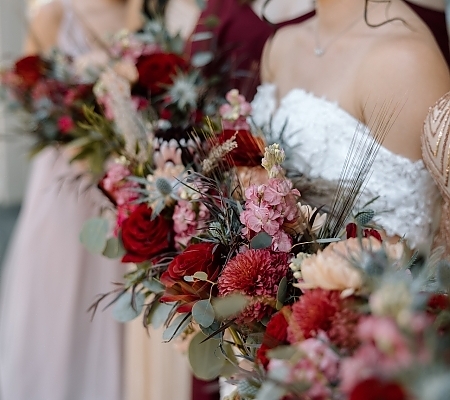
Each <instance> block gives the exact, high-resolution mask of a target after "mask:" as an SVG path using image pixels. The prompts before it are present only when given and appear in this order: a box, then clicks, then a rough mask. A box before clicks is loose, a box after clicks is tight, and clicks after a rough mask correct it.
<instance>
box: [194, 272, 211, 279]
mask: <svg viewBox="0 0 450 400" xmlns="http://www.w3.org/2000/svg"><path fill="white" fill-rule="evenodd" d="M193 277H194V278H195V279H198V280H199V281H207V280H208V274H207V273H206V272H202V271H197V272H196V273H195V274H194V275H193Z"/></svg>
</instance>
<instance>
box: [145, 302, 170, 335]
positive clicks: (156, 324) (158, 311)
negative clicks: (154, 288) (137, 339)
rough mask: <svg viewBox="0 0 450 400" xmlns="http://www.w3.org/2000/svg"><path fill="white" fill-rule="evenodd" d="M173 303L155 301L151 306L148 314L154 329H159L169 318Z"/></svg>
mask: <svg viewBox="0 0 450 400" xmlns="http://www.w3.org/2000/svg"><path fill="white" fill-rule="evenodd" d="M174 306H175V304H174V303H169V304H166V303H159V302H157V303H155V304H154V305H153V307H152V310H151V314H150V315H149V316H148V320H149V321H150V323H151V325H152V327H153V328H154V329H159V328H161V326H163V324H164V323H165V322H166V321H167V318H169V315H170V314H171V312H172V310H173V308H174Z"/></svg>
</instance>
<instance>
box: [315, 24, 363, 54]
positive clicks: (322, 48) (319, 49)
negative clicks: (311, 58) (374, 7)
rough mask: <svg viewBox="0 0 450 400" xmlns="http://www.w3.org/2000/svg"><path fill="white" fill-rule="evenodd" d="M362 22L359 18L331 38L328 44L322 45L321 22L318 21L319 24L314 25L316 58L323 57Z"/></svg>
mask: <svg viewBox="0 0 450 400" xmlns="http://www.w3.org/2000/svg"><path fill="white" fill-rule="evenodd" d="M360 21H361V16H358V18H357V19H356V20H355V21H353V22H352V23H351V24H350V25H349V26H347V27H346V28H345V29H344V30H342V31H341V32H339V33H338V34H337V35H335V36H334V37H332V38H331V40H329V41H328V43H326V44H321V43H320V36H319V20H318V19H317V23H316V24H315V25H314V41H315V45H314V54H315V55H316V57H322V56H323V55H324V54H325V53H326V52H327V50H328V48H329V47H330V46H331V45H332V44H333V43H334V42H336V41H337V40H338V39H339V38H341V37H342V36H344V35H345V34H346V33H347V32H349V31H350V30H351V29H352V28H354V27H355V26H356V25H357V24H358V22H360Z"/></svg>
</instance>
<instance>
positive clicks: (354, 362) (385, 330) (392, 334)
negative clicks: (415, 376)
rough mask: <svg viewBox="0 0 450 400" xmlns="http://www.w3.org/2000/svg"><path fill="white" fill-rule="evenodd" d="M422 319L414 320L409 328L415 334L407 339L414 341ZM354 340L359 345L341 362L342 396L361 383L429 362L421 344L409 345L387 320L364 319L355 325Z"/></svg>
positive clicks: (393, 324) (421, 326)
mask: <svg viewBox="0 0 450 400" xmlns="http://www.w3.org/2000/svg"><path fill="white" fill-rule="evenodd" d="M424 318H426V317H425V316H424V317H422V316H417V318H414V321H413V323H412V328H413V330H415V331H416V332H415V333H413V334H412V336H411V337H410V338H412V337H414V336H416V337H417V334H419V333H420V332H419V331H420V330H422V329H423V328H424V327H425V326H426V325H427V322H426V321H425V320H424ZM358 336H359V338H360V340H361V341H362V343H363V344H362V345H361V346H360V347H359V348H358V350H357V351H356V352H355V354H354V355H353V356H352V357H349V358H347V359H345V360H343V361H342V367H341V378H342V382H341V388H342V390H343V391H344V393H350V392H351V391H352V389H353V388H354V387H355V386H356V385H357V384H358V383H359V382H361V381H363V380H365V379H369V378H373V377H376V378H381V379H384V378H389V377H392V376H394V375H395V374H396V373H398V372H400V371H401V370H402V369H405V368H408V367H410V366H412V365H414V364H415V363H417V362H419V363H425V362H426V361H427V359H428V358H429V354H428V352H427V351H426V349H425V347H424V343H421V342H422V341H421V340H418V341H416V340H412V341H409V340H408V336H406V335H405V334H404V333H403V332H401V331H400V329H399V327H398V325H397V324H396V323H395V321H394V320H393V319H391V318H387V317H374V316H370V317H366V318H364V319H363V320H361V322H360V323H359V326H358ZM419 336H421V335H420V334H419Z"/></svg>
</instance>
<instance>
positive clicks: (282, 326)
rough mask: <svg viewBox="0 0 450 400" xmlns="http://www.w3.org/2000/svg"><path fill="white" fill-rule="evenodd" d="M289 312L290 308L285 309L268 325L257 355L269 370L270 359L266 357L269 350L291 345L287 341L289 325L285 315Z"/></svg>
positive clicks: (274, 316)
mask: <svg viewBox="0 0 450 400" xmlns="http://www.w3.org/2000/svg"><path fill="white" fill-rule="evenodd" d="M289 310H290V307H289V306H286V307H284V308H283V309H282V310H281V311H279V312H277V313H276V314H274V315H273V317H272V318H271V319H270V321H269V323H268V324H267V329H266V332H264V338H263V342H262V345H261V347H260V348H259V349H258V352H257V353H256V358H257V359H258V360H259V361H260V362H261V364H262V365H263V366H264V368H267V365H268V364H269V359H268V358H267V356H266V354H267V352H268V351H269V350H271V349H274V348H275V347H278V346H282V345H284V344H289V342H288V341H287V335H288V334H287V328H288V326H289V323H288V321H287V319H286V315H285V312H289Z"/></svg>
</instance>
